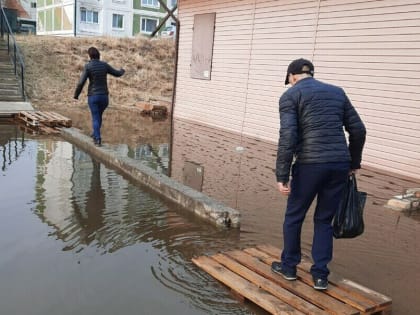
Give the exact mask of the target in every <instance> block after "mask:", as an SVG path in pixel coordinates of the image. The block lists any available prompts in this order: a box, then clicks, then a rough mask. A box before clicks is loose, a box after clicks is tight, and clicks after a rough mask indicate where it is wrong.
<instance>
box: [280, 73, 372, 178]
mask: <svg viewBox="0 0 420 315" xmlns="http://www.w3.org/2000/svg"><path fill="white" fill-rule="evenodd" d="M279 109H280V137H279V144H278V151H277V163H276V177H277V182H281V183H287V182H288V181H289V173H290V167H291V164H292V162H293V159H294V158H295V159H296V162H298V163H331V162H347V161H348V162H350V168H351V169H359V168H360V162H361V159H362V149H363V145H364V143H365V138H366V129H365V126H364V124H363V122H362V120H361V119H360V117H359V115H358V113H357V112H356V110H355V109H354V107H353V106H352V104H351V102H350V100H349V99H348V98H347V96H346V94H345V93H344V91H343V89H341V88H339V87H336V86H334V85H330V84H326V83H323V82H320V81H317V80H315V79H314V78H312V77H308V78H304V79H301V80H299V81H298V82H297V83H296V84H295V85H294V86H292V87H291V88H289V89H288V90H287V91H286V92H285V93H284V94H283V95H282V96H281V98H280V101H279ZM343 126H344V128H345V130H346V131H347V132H348V133H349V144H348V145H347V142H346V136H345V133H344V130H343Z"/></svg>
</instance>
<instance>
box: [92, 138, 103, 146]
mask: <svg viewBox="0 0 420 315" xmlns="http://www.w3.org/2000/svg"><path fill="white" fill-rule="evenodd" d="M93 142H94V143H95V146H97V147H100V146H102V142H101V139H94V140H93Z"/></svg>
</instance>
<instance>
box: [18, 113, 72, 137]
mask: <svg viewBox="0 0 420 315" xmlns="http://www.w3.org/2000/svg"><path fill="white" fill-rule="evenodd" d="M15 119H17V121H18V122H20V123H21V130H23V131H25V132H26V133H29V134H59V133H60V131H59V130H58V129H56V128H57V127H71V125H72V121H71V120H70V119H68V118H66V117H64V116H62V115H60V114H57V113H54V112H41V111H33V112H29V111H21V112H19V113H18V114H17V115H16V116H15Z"/></svg>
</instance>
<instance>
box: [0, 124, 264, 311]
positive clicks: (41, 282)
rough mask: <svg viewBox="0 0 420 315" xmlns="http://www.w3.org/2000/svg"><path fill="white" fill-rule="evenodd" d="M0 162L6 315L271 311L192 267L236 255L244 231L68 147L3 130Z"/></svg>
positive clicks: (0, 302) (0, 261)
mask: <svg viewBox="0 0 420 315" xmlns="http://www.w3.org/2000/svg"><path fill="white" fill-rule="evenodd" d="M135 151H136V150H133V152H135ZM146 157H147V155H146ZM0 160H1V162H2V167H1V171H0V199H1V201H0V202H1V203H0V279H1V281H0V313H1V314H8V315H14V314H16V315H25V314H30V315H36V314H42V315H46V314H60V315H64V314H110V315H111V314H113V315H115V314H253V313H254V312H258V313H259V314H263V313H264V312H263V311H261V310H259V309H255V308H253V307H252V306H251V305H246V304H243V303H240V302H238V301H237V300H235V299H234V298H233V296H232V295H231V294H230V293H229V290H227V288H225V287H223V286H221V285H220V284H219V283H218V282H216V281H214V280H213V279H212V278H211V277H210V276H208V275H206V274H205V273H204V272H201V271H200V270H198V268H196V267H195V266H194V265H193V264H192V263H191V258H192V257H193V256H198V255H202V254H205V253H212V252H214V251H217V250H223V249H225V250H226V249H230V248H234V247H236V246H237V244H238V243H239V233H238V231H235V230H231V231H228V230H220V229H217V228H215V227H212V226H209V225H208V224H203V222H202V221H201V220H199V219H197V218H196V217H195V216H193V215H190V214H188V213H185V211H181V210H179V209H177V207H175V206H174V205H172V204H170V203H167V202H165V201H164V200H161V199H160V198H158V197H157V196H156V195H152V194H150V193H149V192H147V191H145V190H142V189H141V188H139V187H136V186H134V185H132V184H131V183H130V182H129V181H127V180H126V179H125V178H123V177H122V176H121V175H119V174H117V173H115V172H114V171H112V170H110V169H108V168H106V167H105V166H104V165H102V164H100V163H98V162H96V161H95V160H93V159H92V158H91V157H90V156H88V155H87V154H86V153H84V152H83V151H80V150H79V149H77V148H76V147H73V146H72V145H71V144H69V143H67V142H64V141H61V140H59V139H42V138H36V139H30V138H27V136H25V135H23V134H21V133H20V132H19V131H18V130H17V129H16V127H10V126H4V125H3V126H2V125H0ZM152 164H153V163H152ZM158 167H159V166H158V165H157V168H158Z"/></svg>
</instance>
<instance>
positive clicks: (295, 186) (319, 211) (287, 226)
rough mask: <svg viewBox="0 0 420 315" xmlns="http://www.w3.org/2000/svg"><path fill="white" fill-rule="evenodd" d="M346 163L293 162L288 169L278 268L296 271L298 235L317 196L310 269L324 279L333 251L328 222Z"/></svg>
mask: <svg viewBox="0 0 420 315" xmlns="http://www.w3.org/2000/svg"><path fill="white" fill-rule="evenodd" d="M349 169H350V165H349V163H347V162H345V163H316V164H315V163H314V164H298V163H297V164H295V165H294V166H293V169H292V181H291V193H290V195H289V198H288V200H287V209H286V214H285V218H284V224H283V240H284V247H283V252H282V255H281V264H282V269H283V270H287V271H289V272H295V271H296V265H298V264H299V263H300V259H301V247H300V241H301V240H300V237H301V230H302V224H303V221H304V219H305V215H306V212H307V211H308V209H309V207H310V206H311V203H312V201H313V200H314V199H315V197H317V202H316V208H315V213H314V236H313V242H312V259H313V261H314V263H313V265H312V268H311V273H312V275H313V276H315V277H317V278H322V279H327V277H328V275H329V270H328V268H327V265H328V263H329V262H330V261H331V259H332V253H333V228H332V225H331V222H332V219H333V218H334V215H335V212H336V211H337V208H338V205H339V203H340V199H341V196H342V192H343V189H344V186H345V184H346V181H347V179H348V176H349Z"/></svg>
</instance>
